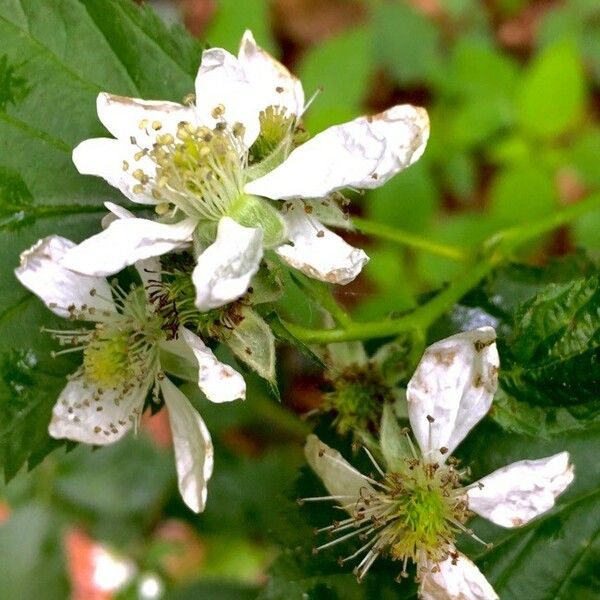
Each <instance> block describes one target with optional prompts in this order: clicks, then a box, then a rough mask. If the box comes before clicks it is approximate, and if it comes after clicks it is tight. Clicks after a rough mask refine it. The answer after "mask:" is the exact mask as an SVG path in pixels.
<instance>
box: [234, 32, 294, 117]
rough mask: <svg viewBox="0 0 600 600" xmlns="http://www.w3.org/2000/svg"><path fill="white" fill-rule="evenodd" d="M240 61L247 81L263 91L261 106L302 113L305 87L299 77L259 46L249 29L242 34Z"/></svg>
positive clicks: (261, 107) (262, 107)
mask: <svg viewBox="0 0 600 600" xmlns="http://www.w3.org/2000/svg"><path fill="white" fill-rule="evenodd" d="M238 60H239V61H240V64H241V65H242V67H243V69H244V71H245V73H246V76H247V78H248V80H249V81H250V82H251V84H252V85H253V86H255V87H256V88H258V89H259V90H260V91H261V96H262V97H261V106H260V109H265V108H267V107H268V106H282V107H285V108H287V109H288V111H289V113H291V114H294V115H298V116H300V115H301V114H302V112H303V110H304V90H303V89H302V84H301V83H300V80H299V79H298V78H296V77H294V76H293V75H292V74H291V73H290V72H289V71H288V70H287V69H286V68H285V67H284V66H283V65H282V64H281V63H280V62H279V61H277V60H275V59H274V58H273V57H272V56H271V55H270V54H269V53H268V52H267V51H266V50H263V49H262V48H261V47H260V46H258V45H257V43H256V42H255V40H254V36H253V35H252V32H251V31H250V30H246V32H245V33H244V36H243V37H242V43H241V44H240V51H239V52H238Z"/></svg>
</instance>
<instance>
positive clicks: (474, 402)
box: [407, 327, 500, 461]
mask: <svg viewBox="0 0 600 600" xmlns="http://www.w3.org/2000/svg"><path fill="white" fill-rule="evenodd" d="M495 340H496V332H495V331H494V330H493V329H492V328H491V327H480V328H479V329H474V330H473V331H466V332H464V333H459V334H458V335H453V336H452V337H449V338H446V339H444V340H441V341H439V342H436V343H435V344H433V345H432V346H429V348H427V349H426V350H425V354H424V355H423V358H421V362H420V363H419V365H418V366H417V369H416V371H415V374H414V375H413V376H412V378H411V380H410V381H409V383H408V389H407V399H408V414H409V417H410V424H411V426H412V429H413V432H414V435H415V437H416V438H417V441H418V442H419V446H420V447H421V451H422V452H423V455H424V456H425V458H426V459H428V460H431V461H436V460H444V456H447V455H448V454H449V453H451V452H452V451H453V450H454V448H456V446H458V444H459V443H460V442H461V441H462V440H463V438H464V437H465V436H466V435H467V433H468V432H469V431H470V430H471V429H472V428H473V427H474V425H475V424H476V423H478V422H479V421H480V420H481V419H482V418H483V417H484V415H485V414H486V413H487V412H488V410H489V408H490V406H491V404H492V400H493V398H494V394H495V392H496V388H497V387H498V367H499V364H500V361H499V357H498V350H497V349H496V342H495ZM440 449H444V450H445V451H444V450H442V452H441V453H440Z"/></svg>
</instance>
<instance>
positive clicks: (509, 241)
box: [285, 194, 600, 344]
mask: <svg viewBox="0 0 600 600" xmlns="http://www.w3.org/2000/svg"><path fill="white" fill-rule="evenodd" d="M594 210H600V194H597V195H594V196H591V197H590V198H588V199H586V200H583V201H581V202H578V203H577V204H573V205H571V206H569V207H567V208H565V209H563V210H561V211H558V212H556V213H553V214H552V215H549V216H548V217H546V218H545V219H542V220H540V221H536V222H533V223H526V224H523V225H517V226H515V227H510V228H508V229H504V230H502V231H500V232H498V233H496V234H495V235H493V236H492V237H491V238H490V239H489V240H487V241H486V242H485V243H484V245H483V247H482V251H481V254H480V256H482V258H481V259H480V260H479V261H478V262H477V263H475V264H474V265H473V266H472V267H470V268H469V269H468V270H467V271H465V272H464V273H462V275H460V276H459V277H458V278H457V279H456V280H455V281H453V282H452V283H451V284H450V285H449V286H448V287H447V288H445V289H444V290H443V291H442V292H440V293H439V294H437V295H436V296H434V297H433V298H432V299H431V300H430V301H429V302H427V303H426V304H423V305H422V306H420V307H418V308H417V309H415V310H414V311H413V312H411V313H409V314H406V315H404V316H402V317H399V318H397V319H385V320H382V321H371V322H369V323H356V322H350V323H348V324H347V325H346V326H345V327H340V328H336V329H325V330H323V329H307V328H305V327H302V326H300V325H295V324H293V323H285V327H286V328H287V329H288V331H289V332H290V333H292V334H293V335H294V336H295V337H297V338H298V339H300V340H301V341H303V342H304V343H306V344H329V343H335V342H346V341H352V340H365V339H372V338H380V337H390V336H395V335H399V334H402V333H419V332H423V331H425V330H426V329H427V328H428V327H429V326H430V325H431V324H432V323H433V322H434V321H436V320H437V319H438V318H439V317H441V316H442V315H443V314H444V313H445V312H446V311H447V310H448V309H450V308H451V307H452V306H453V305H454V304H455V303H456V302H458V301H459V300H460V299H461V298H462V297H463V296H464V295H465V294H466V293H467V292H468V291H469V290H471V289H473V288H474V287H475V286H476V285H477V284H478V283H479V282H480V281H481V280H482V279H483V278H484V277H485V276H486V275H488V274H489V273H490V271H491V270H492V269H494V268H495V267H497V266H498V265H499V264H501V263H502V262H504V261H506V260H507V259H509V258H511V256H512V254H513V253H514V251H515V250H516V249H517V248H518V247H519V246H522V245H523V244H525V243H526V242H528V241H530V240H532V239H535V238H537V237H539V236H541V235H543V234H545V233H548V232H549V231H552V230H553V229H556V228H557V227H560V226H562V225H565V224H566V223H570V222H571V221H573V220H575V219H577V218H579V217H581V216H582V215H584V214H587V213H589V212H592V211H594Z"/></svg>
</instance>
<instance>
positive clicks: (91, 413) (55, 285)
mask: <svg viewBox="0 0 600 600" xmlns="http://www.w3.org/2000/svg"><path fill="white" fill-rule="evenodd" d="M74 246H75V244H74V243H73V242H71V241H69V240H67V239H65V238H62V237H59V236H50V237H47V238H45V239H43V240H40V241H39V242H38V243H37V244H36V245H34V246H33V247H32V248H30V249H29V250H27V251H25V252H23V254H22V255H21V264H20V266H19V268H18V269H16V271H15V273H16V276H17V278H18V279H19V281H20V282H21V283H22V284H23V285H24V286H25V287H26V288H28V289H29V290H31V291H32V292H33V293H34V294H36V295H37V296H39V297H40V298H41V299H42V300H43V301H44V303H45V304H46V306H48V308H50V310H52V311H53V312H54V313H56V314H57V315H60V316H62V317H66V318H69V319H71V320H76V321H92V322H93V323H94V327H93V328H88V329H71V330H69V331H67V330H54V331H50V333H51V334H53V337H55V339H57V340H58V341H59V343H60V344H61V345H63V346H68V348H66V349H64V350H61V351H60V352H57V353H56V354H60V353H66V352H73V351H81V352H82V354H83V361H82V366H81V367H80V368H79V369H78V370H77V371H76V372H75V373H73V374H72V375H71V376H70V377H69V380H68V383H67V385H66V386H65V387H64V389H63V390H62V392H61V393H60V395H59V398H58V401H57V402H56V404H55V406H54V409H53V411H52V420H51V422H50V425H49V433H50V435H51V436H52V437H55V438H67V439H70V440H75V441H78V442H85V443H88V444H99V445H104V444H110V443H112V442H115V441H117V440H119V439H120V438H121V437H123V436H124V435H125V434H126V433H127V432H128V431H129V430H130V429H132V428H136V427H137V424H138V422H139V418H140V416H141V413H142V411H143V409H144V402H145V399H146V397H147V395H148V393H149V392H150V391H152V392H153V394H154V396H158V395H159V394H162V397H163V399H164V402H165V405H166V407H167V410H168V412H169V419H170V423H171V431H172V434H173V444H174V449H175V461H176V467H177V474H178V480H179V490H180V492H181V495H182V497H183V499H184V501H185V503H186V504H187V505H188V506H189V507H190V508H191V509H192V510H194V511H196V512H200V511H202V510H203V508H204V505H205V502H206V490H207V482H208V480H209V479H210V477H211V474H212V470H213V446H212V442H211V438H210V435H209V433H208V430H207V428H206V425H205V424H204V421H203V420H202V419H201V417H200V415H199V414H198V413H197V412H196V410H195V409H194V408H193V407H192V405H191V404H190V402H189V401H188V399H187V398H186V397H185V396H184V395H183V393H182V392H181V391H180V390H179V389H178V388H177V387H176V386H175V385H174V384H173V383H172V382H171V381H170V380H169V379H168V378H166V377H165V376H164V373H163V371H162V368H161V356H164V355H165V353H166V354H167V355H171V356H175V357H179V358H180V359H181V360H184V361H186V364H188V365H189V367H190V369H191V370H192V371H193V370H194V369H197V370H198V386H199V388H200V389H201V390H202V391H203V392H204V394H205V395H206V397H207V398H208V399H209V400H211V401H212V402H229V401H232V400H235V399H238V398H244V397H245V392H246V386H245V383H244V380H243V378H242V376H241V375H240V374H239V373H237V372H236V371H235V370H233V369H232V368H231V367H230V366H228V365H225V364H222V363H220V362H219V361H218V360H217V359H216V357H215V356H214V354H213V353H212V351H211V350H210V349H209V348H208V347H207V346H206V345H205V344H204V343H203V342H202V340H201V339H200V338H199V337H198V336H197V335H195V334H194V333H193V332H191V331H189V330H188V329H185V328H183V327H181V328H179V330H178V331H176V332H175V335H171V336H168V335H167V334H166V333H165V330H164V323H163V320H162V318H161V315H160V314H158V313H157V312H156V311H155V308H154V306H153V305H152V304H151V303H150V301H149V299H148V297H147V295H146V293H145V289H142V288H141V287H138V288H134V289H132V290H131V291H129V292H125V291H124V290H122V289H121V288H120V287H119V286H117V285H115V286H113V287H111V286H110V285H109V284H108V282H107V281H106V280H105V279H103V278H101V277H95V276H89V275H81V274H79V273H74V272H72V271H69V270H68V269H65V268H64V267H63V266H62V264H61V259H62V257H63V256H64V255H65V253H66V252H68V251H69V250H70V249H71V248H73V247H74ZM136 267H137V268H138V272H139V275H140V277H141V278H142V282H143V283H144V285H149V279H151V278H156V274H155V273H157V272H158V271H159V268H158V265H157V264H153V261H143V262H140V263H137V264H136ZM168 337H172V338H173V339H167V338H168Z"/></svg>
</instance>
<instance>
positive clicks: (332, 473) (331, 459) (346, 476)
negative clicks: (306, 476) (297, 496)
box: [304, 434, 374, 511]
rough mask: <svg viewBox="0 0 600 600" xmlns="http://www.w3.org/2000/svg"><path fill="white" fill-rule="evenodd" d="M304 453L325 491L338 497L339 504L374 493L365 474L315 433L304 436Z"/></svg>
mask: <svg viewBox="0 0 600 600" xmlns="http://www.w3.org/2000/svg"><path fill="white" fill-rule="evenodd" d="M304 454H305V456H306V460H307V461H308V464H309V465H310V466H311V467H312V469H313V471H314V472H315V473H316V474H317V475H318V476H319V477H320V478H321V480H322V481H323V485H324V486H325V487H326V488H327V491H328V492H329V493H330V494H331V495H332V496H339V497H340V499H339V503H340V504H344V505H345V504H351V503H353V502H356V501H358V500H359V499H360V498H361V497H364V496H365V494H372V493H374V490H373V488H372V487H371V484H370V483H369V482H368V481H367V479H366V478H365V476H364V475H362V474H361V473H360V472H359V471H357V470H356V469H355V468H354V467H353V466H352V465H351V464H350V463H348V462H347V461H346V460H344V458H343V457H342V455H341V454H340V453H339V452H338V451H337V450H334V449H333V448H330V447H329V446H328V445H327V444H324V443H323V442H322V441H321V440H319V438H318V437H317V436H316V435H313V434H311V435H309V436H308V437H307V438H306V445H305V446H304ZM351 510H352V508H350V511H351Z"/></svg>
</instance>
